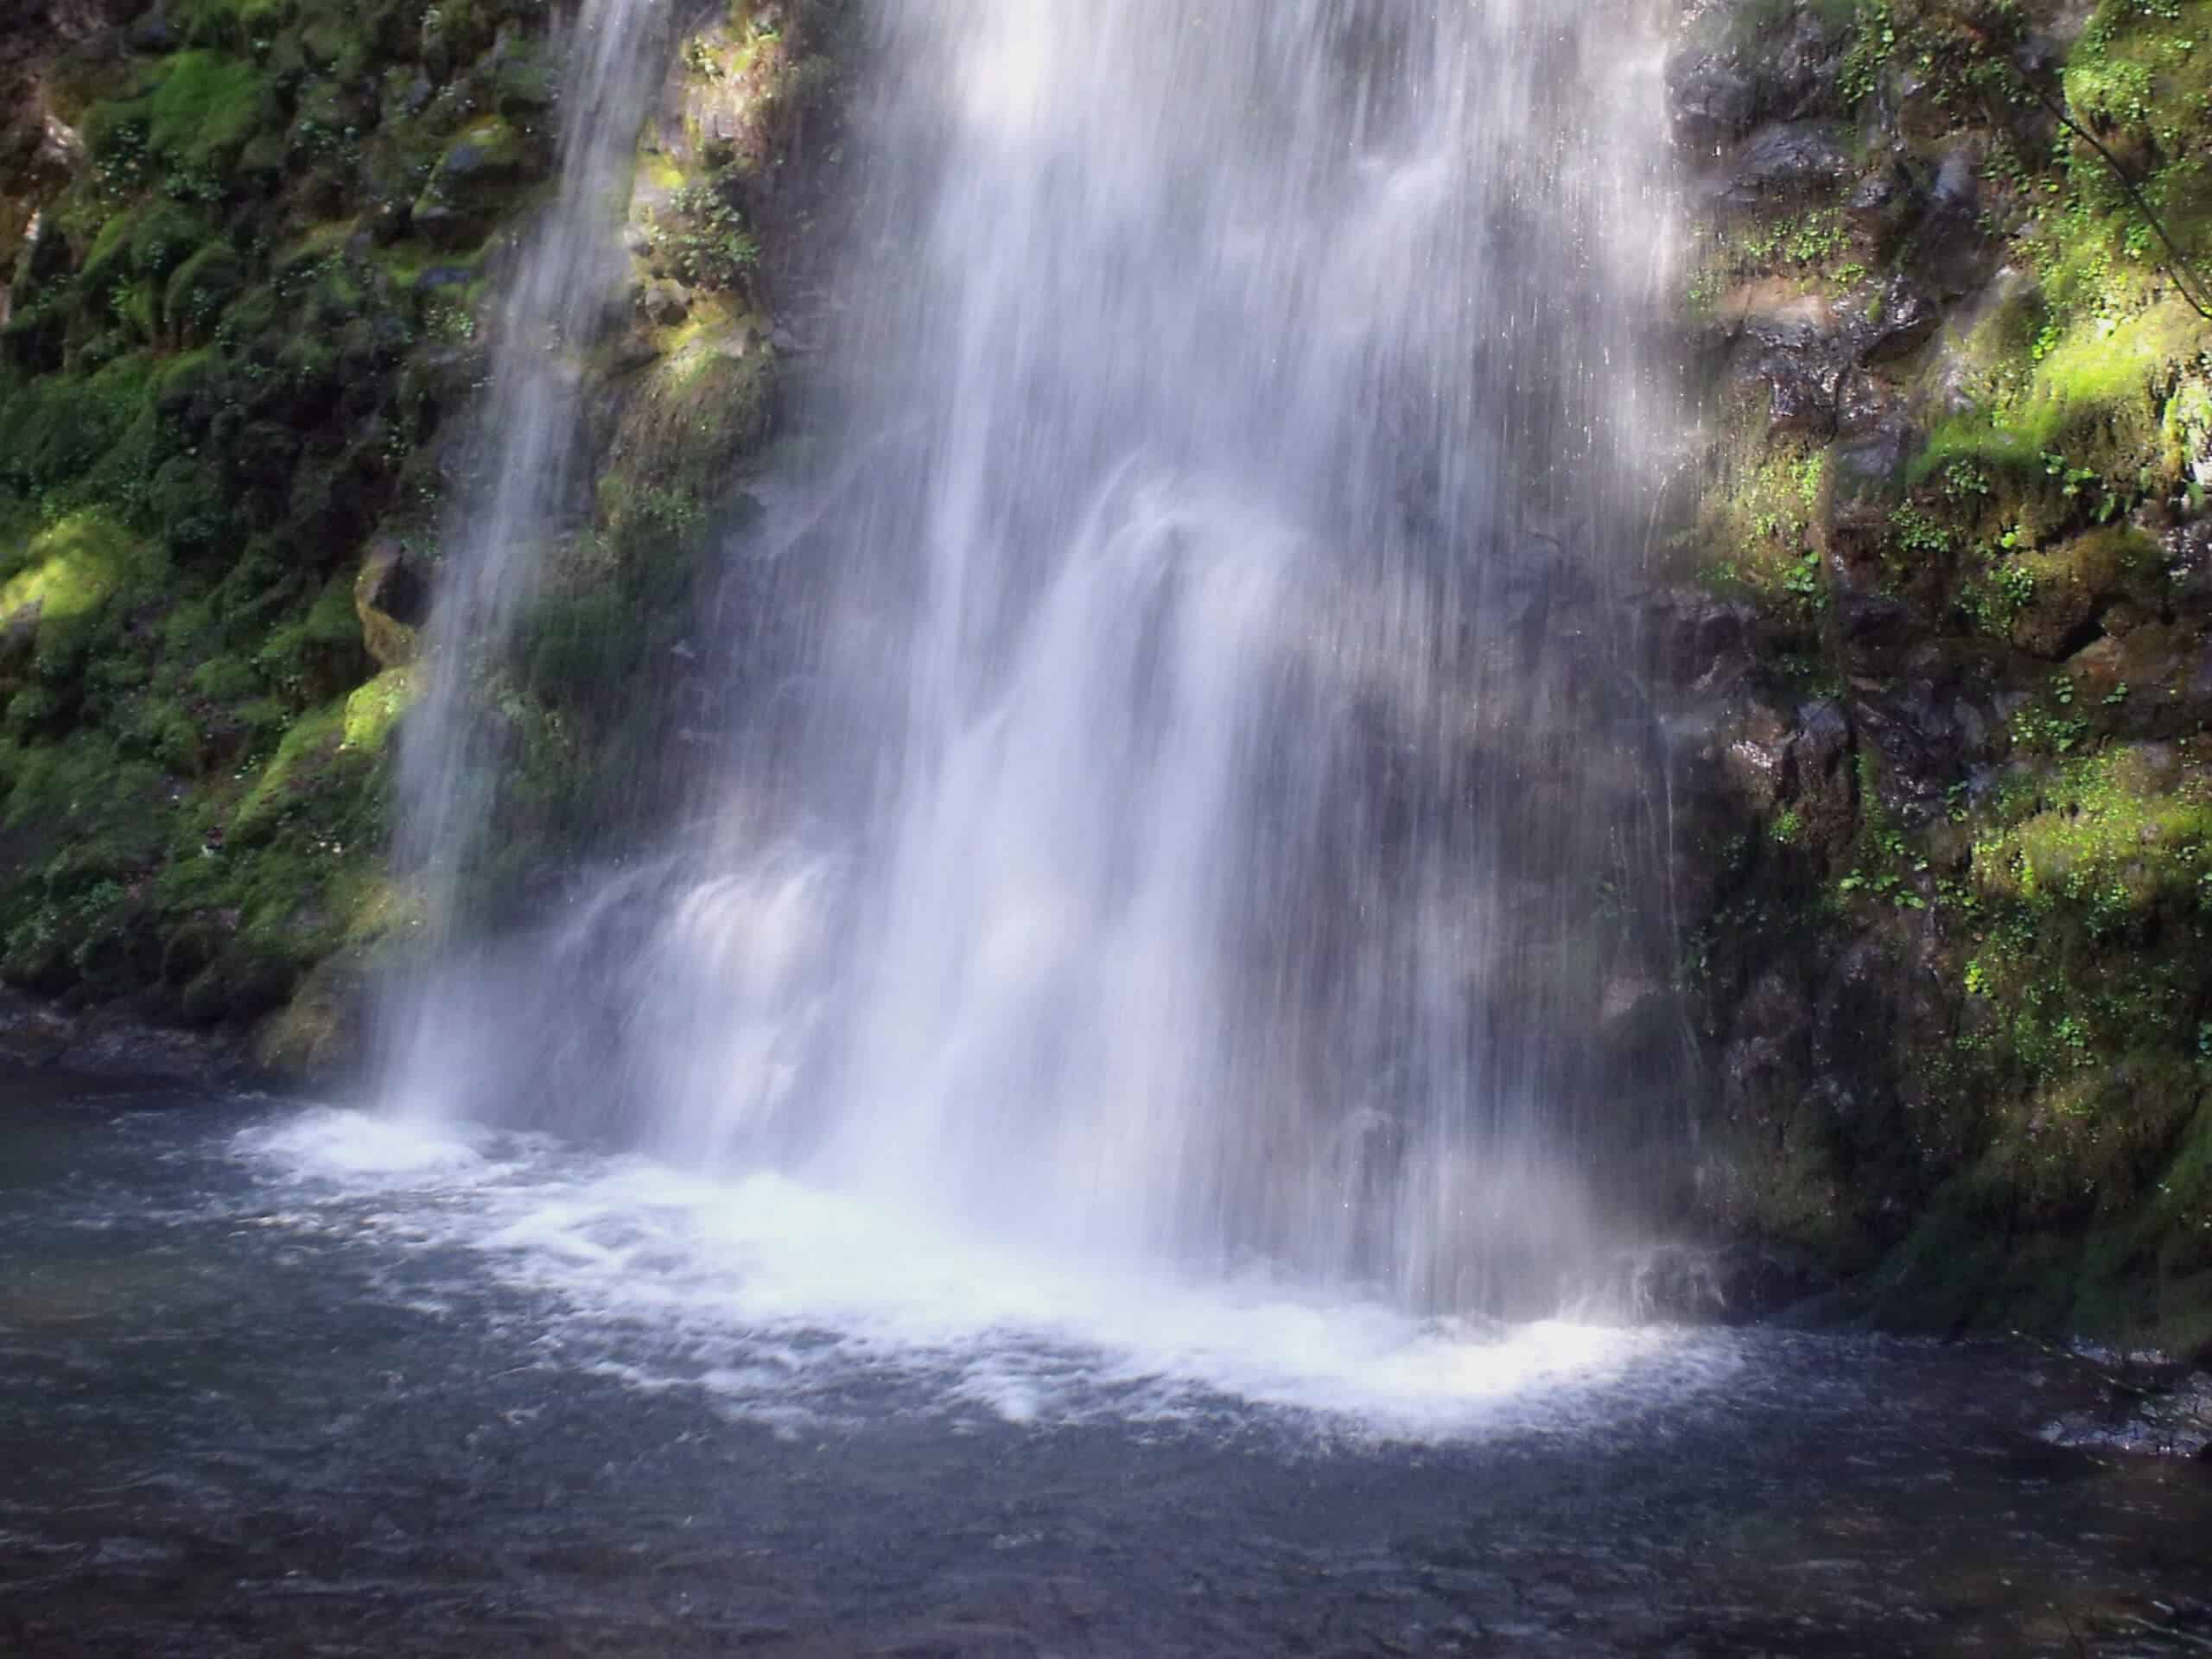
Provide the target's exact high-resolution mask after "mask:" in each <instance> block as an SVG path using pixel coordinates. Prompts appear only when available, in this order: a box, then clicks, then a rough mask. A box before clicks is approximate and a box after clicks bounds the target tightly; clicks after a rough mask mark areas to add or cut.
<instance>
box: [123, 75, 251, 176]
mask: <svg viewBox="0 0 2212 1659" xmlns="http://www.w3.org/2000/svg"><path fill="white" fill-rule="evenodd" d="M144 105H145V110H146V116H147V128H146V143H147V147H148V149H150V150H151V151H152V152H153V153H154V154H155V155H156V156H163V157H166V158H168V159H171V160H174V161H176V162H183V163H185V164H186V165H188V166H193V167H221V166H224V165H226V164H227V163H228V162H231V161H233V160H235V159H236V158H237V156H238V151H239V150H240V149H243V148H244V147H245V142H246V140H247V139H249V138H251V137H252V136H253V134H254V131H255V130H256V129H257V128H258V127H259V126H260V125H262V124H263V123H264V121H265V120H266V119H267V118H268V116H269V90H268V87H267V85H266V83H265V82H264V80H263V79H262V75H261V71H260V70H259V69H258V68H257V67H256V66H255V65H254V64H253V63H252V62H251V61H250V60H246V59H244V58H234V57H231V56H228V55H226V54H221V53H216V52H202V51H193V52H180V53H178V54H175V56H174V57H172V58H170V59H169V60H168V62H167V64H166V65H165V66H164V69H163V72H162V76H161V79H160V81H159V82H158V84H157V85H156V86H155V88H154V90H153V91H152V92H150V93H149V94H148V96H147V97H146V99H144Z"/></svg>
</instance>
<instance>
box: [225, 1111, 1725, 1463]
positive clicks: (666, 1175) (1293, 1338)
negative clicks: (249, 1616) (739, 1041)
mask: <svg viewBox="0 0 2212 1659" xmlns="http://www.w3.org/2000/svg"><path fill="white" fill-rule="evenodd" d="M237 1150H238V1153H239V1154H241V1155H242V1156H244V1157H245V1159H246V1160H248V1161H249V1162H250V1163H251V1165H252V1166H255V1167H256V1168H257V1170H258V1171H259V1172H260V1173H262V1174H263V1175H264V1178H265V1179H268V1180H269V1181H270V1182H271V1183H272V1184H274V1185H276V1186H277V1187H279V1188H281V1189H282V1190H283V1192H284V1195H285V1198H286V1209H285V1215H286V1216H287V1217H288V1218H289V1220H290V1221H291V1222H292V1224H301V1225H314V1226H315V1227H317V1228H318V1229H327V1228H329V1227H330V1226H332V1225H333V1224H338V1225H340V1226H345V1227H350V1228H353V1229H355V1230H359V1232H360V1233H362V1234H363V1235H365V1236H369V1237H371V1238H373V1239H375V1240H376V1241H378V1242H380V1243H386V1244H396V1245H399V1246H402V1247H410V1248H421V1249H429V1248H433V1247H435V1248H438V1249H450V1248H451V1247H454V1246H460V1247H462V1248H463V1249H466V1250H467V1252H468V1253H469V1256H470V1258H471V1259H472V1260H473V1261H474V1262H477V1263H480V1265H481V1267H482V1268H483V1269H484V1271H485V1272H486V1274H487V1275H488V1276H489V1278H490V1279H491V1280H492V1281H494V1282H495V1283H498V1284H499V1285H502V1286H505V1287H508V1288H510V1289H512V1290H518V1291H522V1292H526V1293H529V1294H531V1295H532V1296H533V1297H535V1298H536V1299H537V1300H536V1302H535V1303H534V1306H537V1307H538V1308H539V1309H542V1310H543V1312H542V1314H541V1315H539V1316H538V1317H542V1318H543V1319H544V1321H545V1322H546V1327H545V1331H544V1332H543V1334H544V1335H545V1336H546V1337H548V1338H551V1339H552V1340H550V1342H549V1343H547V1344H544V1345H545V1347H546V1349H547V1351H557V1352H558V1353H560V1354H561V1355H562V1356H563V1363H570V1364H575V1365H577V1366H579V1367H582V1368H586V1369H589V1370H594V1371H599V1372H602V1373H606V1374H611V1375H615V1376H620V1377H622V1378H623V1379H624V1380H625V1381H626V1382H628V1383H632V1384H633V1385H635V1386H638V1387H640V1388H648V1389H652V1388H666V1387H671V1386H687V1387H692V1388H696V1389H702V1390H704V1391H705V1392H707V1393H708V1394H709V1395H712V1396H713V1397H714V1398H715V1400H716V1401H717V1402H720V1403H721V1404H722V1405H723V1406H724V1407H725V1408H727V1409H728V1410H730V1411H731V1412H732V1413H733V1414H738V1415H741V1416H744V1417H747V1418H749V1419H753V1420H755V1421H763V1422H767V1423H770V1424H772V1425H774V1426H776V1427H781V1428H786V1429H791V1430H793V1431H796V1430H798V1429H799V1428H801V1427H809V1426H814V1427H818V1426H821V1425H824V1424H828V1423H833V1422H848V1423H849V1422H853V1421H860V1420H861V1419H864V1418H866V1417H868V1416H872V1415H876V1414H881V1413H882V1412H884V1411H886V1410H891V1411H898V1412H921V1413H927V1414H954V1415H958V1414H963V1413H969V1414H974V1413H980V1414H984V1415H986V1416H988V1417H992V1418H996V1419H998V1420H1001V1421H1007V1422H1013V1423H1037V1424H1045V1425H1054V1424H1066V1423H1073V1422H1083V1421H1147V1422H1173V1421H1180V1422H1186V1423H1187V1422H1197V1421H1220V1420H1222V1419H1223V1418H1224V1416H1227V1415H1233V1414H1236V1413H1237V1412H1238V1411H1239V1410H1240V1408H1252V1407H1261V1408H1279V1409H1280V1410H1281V1411H1283V1412H1286V1413H1289V1414H1298V1415H1300V1416H1304V1417H1306V1418H1308V1419H1311V1420H1313V1421H1314V1423H1315V1424H1316V1425H1317V1426H1319V1427H1323V1428H1325V1430H1327V1431H1329V1432H1332V1433H1345V1434H1352V1435H1357V1436H1362V1437H1379V1438H1385V1439H1412V1440H1421V1439H1434V1438H1448V1437H1453V1436H1460V1435H1466V1434H1471V1433H1484V1432H1493V1431H1498V1430H1505V1429H1518V1428H1569V1427H1575V1426H1577V1425H1579V1424H1587V1423H1591V1422H1595V1421H1610V1420H1613V1419H1616V1418H1618V1416H1620V1415H1621V1414H1624V1413H1626V1412H1630V1411H1634V1410H1638V1409H1643V1408H1649V1407H1651V1406H1654V1405H1658V1404H1662V1403H1665V1402H1669V1401H1674V1400H1680V1399H1681V1398H1683V1397H1684V1396H1685V1395H1688V1394H1689V1393H1692V1392H1695V1391H1698V1390H1700V1389H1703V1388H1705V1387H1707V1386H1708V1385H1710V1384H1711V1383H1713V1382H1714V1381H1717V1380H1718V1379H1719V1378H1720V1377H1722V1376H1726V1374H1727V1373H1728V1372H1729V1371H1730V1370H1732V1368H1733V1366H1734V1363H1735V1362H1734V1359H1733V1357H1732V1351H1731V1350H1730V1348H1729V1347H1728V1345H1727V1344H1726V1343H1724V1342H1720V1341H1718V1340H1715V1339H1713V1338H1706V1337H1700V1336H1698V1335H1696V1334H1694V1333H1690V1332H1683V1331H1680V1330H1671V1329H1665V1328H1658V1327H1646V1328H1605V1327H1600V1326H1592V1325H1572V1324H1567V1323H1560V1322H1548V1323H1541V1324H1533V1325H1495V1326H1491V1325H1469V1324H1464V1323H1460V1322H1456V1321H1439V1320H1423V1319H1415V1318H1413V1317H1410V1316H1408V1315H1407V1314H1405V1313H1402V1312H1399V1311H1397V1310H1395V1309H1393V1308H1391V1307H1389V1306H1386V1305H1385V1304H1383V1303H1382V1302H1379V1301H1365V1300H1358V1299H1356V1298H1352V1297H1349V1296H1346V1295H1344V1294H1342V1293H1332V1294H1319V1293H1316V1292H1313V1291H1310V1290H1308V1289H1307V1288H1306V1287H1300V1286H1297V1285H1293V1284H1287V1283H1284V1282H1282V1281H1280V1280H1277V1279H1274V1278H1272V1277H1270V1276H1268V1275H1267V1274H1263V1273H1259V1272H1251V1273H1247V1274H1243V1275H1240V1276H1236V1277H1233V1278H1230V1279H1228V1280H1225V1281H1214V1282H1205V1281H1194V1280H1192V1279H1189V1278H1185V1277H1178V1276H1175V1275H1172V1274H1166V1273H1162V1272H1157V1271H1144V1270H1140V1269H1135V1268H1129V1267H1128V1266H1127V1265H1125V1264H1122V1263H1119V1262H1104V1261H1099V1260H1085V1259H1083V1258H1081V1257H1078V1256H1072V1255H1069V1256H1046V1255H1034V1254H1021V1253H1017V1252H1014V1251H1011V1250H1009V1249H1007V1248H1005V1247H1004V1246H1002V1245H1000V1246H994V1245H993V1244H991V1243H988V1242H985V1241H983V1240H982V1239H979V1238H978V1237H976V1236H973V1235H971V1234H969V1233H966V1232H963V1231H961V1230H957V1229H954V1228H950V1227H948V1226H947V1225H945V1224H944V1222H943V1221H942V1220H941V1219H938V1218H935V1217H929V1216H926V1215H923V1214H918V1213H908V1212H903V1211H899V1210H898V1209H896V1208H893V1207H887V1206H886V1205H884V1204H883V1203H882V1202H881V1200H880V1198H873V1197H872V1198H870V1199H868V1201H866V1202H863V1201H862V1200H861V1199H860V1198H857V1197H855V1196H853V1195H850V1194H848V1193H844V1192H838V1191H835V1190H830V1189H827V1188H824V1187H821V1186H817V1185H809V1184H806V1183H804V1182H801V1181H798V1180H795V1179H791V1178H790V1177H788V1176H785V1175H782V1174H778V1173H769V1172H758V1173H740V1174H734V1175H732V1176H729V1177H728V1178H726V1179H724V1178H713V1177H707V1176H701V1175H696V1174H690V1173H683V1172H681V1171H678V1170H675V1169H672V1168H671V1167H669V1166H665V1165H662V1164H658V1163H655V1162H652V1161H651V1160H647V1159H645V1158H642V1157H639V1156H634V1155H622V1156H608V1155H603V1154H594V1153H588V1152H582V1151H579V1150H577V1149H575V1148H573V1147H564V1146H563V1145H561V1144H559V1143H557V1142H555V1141H550V1140H548V1139H546V1138H543V1137H535V1136H522V1135H509V1134H497V1133H493V1132H489V1131H484V1130H480V1129H473V1128H466V1127H455V1126H451V1125H444V1124H438V1125H431V1124H425V1123H421V1122H402V1121H394V1120H391V1119H389V1118H380V1117H376V1116H367V1115H363V1114H359V1113H354V1112H348V1111H340V1110H333V1109H321V1110H315V1111H311V1112H308V1113H307V1114H306V1115H304V1116H296V1117H292V1118H289V1119H286V1120H284V1121H282V1122H277V1123H273V1124H270V1125H265V1126H263V1127H261V1128H256V1129H253V1130H251V1131H248V1132H246V1133H245V1134H244V1135H241V1136H240V1137H239V1138H238V1142H237ZM447 1289H448V1292H450V1290H451V1287H447Z"/></svg>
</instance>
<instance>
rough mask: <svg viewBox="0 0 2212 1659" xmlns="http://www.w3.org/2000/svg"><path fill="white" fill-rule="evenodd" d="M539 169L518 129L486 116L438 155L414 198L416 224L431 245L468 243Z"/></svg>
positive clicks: (476, 238)
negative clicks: (425, 182)
mask: <svg viewBox="0 0 2212 1659" xmlns="http://www.w3.org/2000/svg"><path fill="white" fill-rule="evenodd" d="M542 170H543V163H542V162H541V160H540V158H539V156H537V152H536V150H535V149H533V147H532V146H531V143H530V142H529V140H528V139H527V138H526V137H524V134H523V132H522V130H521V129H520V128H519V127H518V126H517V125H515V124H514V123H512V122H511V121H508V120H506V119H505V118H503V117H499V116H490V117H486V118H484V119H482V120H480V121H477V122H475V123H474V124H472V125H470V126H469V127H468V128H467V130H465V131H464V132H462V133H461V136H460V137H458V138H456V139H454V142H453V143H452V144H450V145H449V146H448V148H447V149H446V152H445V154H444V155H443V156H440V157H439V159H438V164H437V167H436V169H435V171H434V172H433V173H432V174H431V175H430V181H429V184H428V185H427V186H425V187H424V188H423V193H422V194H421V195H419V196H418V197H416V200H415V206H414V210H413V213H412V215H411V217H412V220H413V223H414V226H415V228H416V231H417V232H420V233H421V234H422V235H423V237H424V238H426V239H428V240H429V242H430V243H432V244H433V245H435V246H438V247H442V248H460V247H467V246H472V245H474V244H476V243H478V242H480V241H481V240H483V238H484V236H485V233H486V232H488V231H489V230H490V229H491V228H492V226H493V224H494V223H495V222H496V221H497V220H498V219H499V218H500V217H501V216H502V215H503V214H504V213H506V212H507V211H508V210H509V209H510V208H511V207H512V205H513V200H514V196H515V193H516V192H517V191H518V190H519V189H521V188H524V187H526V186H528V185H529V184H530V183H531V182H532V181H535V180H536V179H537V177H538V175H540V173H541V172H542Z"/></svg>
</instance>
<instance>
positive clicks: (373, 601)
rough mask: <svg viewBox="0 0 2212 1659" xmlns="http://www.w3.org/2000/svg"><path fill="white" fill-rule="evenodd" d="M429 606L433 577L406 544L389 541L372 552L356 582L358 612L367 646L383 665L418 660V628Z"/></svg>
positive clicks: (354, 597)
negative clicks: (417, 561) (424, 573)
mask: <svg viewBox="0 0 2212 1659" xmlns="http://www.w3.org/2000/svg"><path fill="white" fill-rule="evenodd" d="M429 604H430V588H429V579H428V578H427V577H426V576H425V575H423V569H422V567H421V565H420V564H419V563H416V560H415V558H414V557H413V556H412V555H411V554H410V553H409V551H408V550H407V547H406V544H405V543H402V542H397V541H393V540H389V539H387V540H384V541H380V542H378V543H376V544H375V545H374V546H373V547H372V548H370V550H369V552H368V556H367V557H366V558H365V559H363V560H362V562H361V573H360V575H359V576H357V577H356V578H355V579H354V582H353V611H354V614H355V615H356V616H358V617H359V619H360V623H361V643H362V644H363V645H364V646H365V647H366V649H367V651H368V653H369V655H370V657H371V658H373V659H374V660H375V661H376V663H377V664H378V666H379V667H383V668H397V667H399V666H401V665H402V664H406V663H410V662H412V661H413V660H414V659H415V652H416V629H417V628H419V627H420V626H422V624H423V619H424V617H425V616H426V615H427V614H428V613H429Z"/></svg>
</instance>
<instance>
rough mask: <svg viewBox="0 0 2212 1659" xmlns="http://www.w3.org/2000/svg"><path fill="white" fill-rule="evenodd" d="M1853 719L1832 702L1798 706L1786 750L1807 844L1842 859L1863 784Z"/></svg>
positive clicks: (1788, 780) (1793, 800)
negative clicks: (1858, 770) (1856, 763)
mask: <svg viewBox="0 0 2212 1659" xmlns="http://www.w3.org/2000/svg"><path fill="white" fill-rule="evenodd" d="M1854 747H1855V746H1854V745H1853V740H1852V729H1851V722H1850V721H1849V720H1848V719H1847V718H1846V717H1845V715H1844V712H1843V709H1841V708H1840V706H1838V705H1837V704H1836V703H1834V702H1811V703H1808V704H1806V705H1805V706H1804V707H1803V708H1802V709H1799V710H1798V711H1797V728H1796V732H1795V733H1794V734H1792V735H1791V737H1790V739H1789V747H1788V750H1787V751H1786V755H1785V760H1786V770H1785V777H1784V790H1785V793H1786V798H1787V799H1788V801H1789V806H1790V809H1791V810H1793V811H1795V812H1796V814H1797V817H1798V819H1799V822H1800V826H1801V828H1800V831H1799V833H1800V836H1801V837H1802V843H1803V844H1804V845H1806V846H1808V847H1809V848H1811V849H1814V850H1815V851H1817V852H1818V853H1820V854H1821V855H1824V856H1826V857H1827V858H1829V859H1831V860H1834V859H1838V858H1840V857H1841V856H1842V855H1844V853H1845V852H1846V851H1847V849H1849V847H1850V845H1851V842H1852V839H1853V836H1855V835H1856V834H1857V833H1858V829H1859V785H1858V778H1857V774H1856V772H1855V769H1854V767H1853V753H1854Z"/></svg>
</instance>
